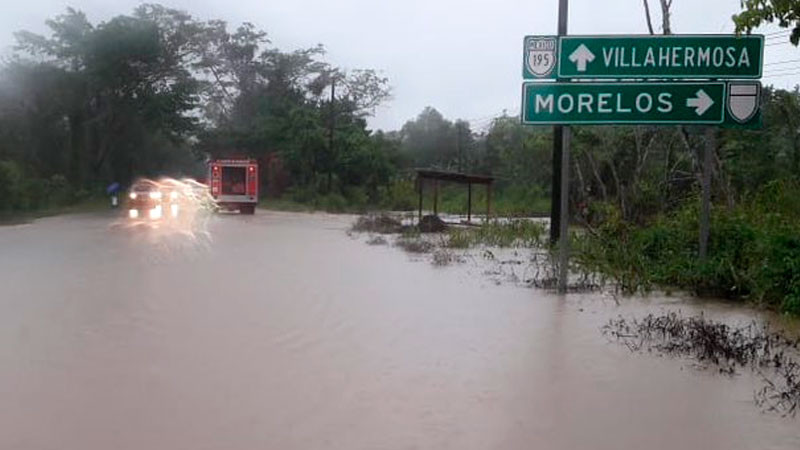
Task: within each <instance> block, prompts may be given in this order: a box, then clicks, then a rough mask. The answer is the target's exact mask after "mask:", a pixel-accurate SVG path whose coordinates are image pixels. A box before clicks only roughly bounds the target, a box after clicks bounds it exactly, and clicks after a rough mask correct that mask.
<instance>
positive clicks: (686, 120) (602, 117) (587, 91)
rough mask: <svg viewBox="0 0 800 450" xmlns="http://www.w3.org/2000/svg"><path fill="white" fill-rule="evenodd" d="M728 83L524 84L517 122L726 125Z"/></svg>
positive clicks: (536, 123) (540, 123) (550, 123)
mask: <svg viewBox="0 0 800 450" xmlns="http://www.w3.org/2000/svg"><path fill="white" fill-rule="evenodd" d="M726 89H727V85H726V84H725V83H723V82H706V83H670V84H667V83H525V84H524V85H523V93H522V122H523V123H524V124H528V125H552V124H582V125H608V124H662V125H663V124H667V125H668V124H707V125H719V124H722V123H723V122H724V121H725V117H726V114H725V102H726Z"/></svg>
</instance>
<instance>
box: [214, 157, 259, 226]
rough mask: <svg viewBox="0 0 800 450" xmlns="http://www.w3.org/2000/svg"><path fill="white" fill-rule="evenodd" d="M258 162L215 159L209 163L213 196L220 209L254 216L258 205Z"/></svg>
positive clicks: (253, 160) (243, 159)
mask: <svg viewBox="0 0 800 450" xmlns="http://www.w3.org/2000/svg"><path fill="white" fill-rule="evenodd" d="M258 178H259V177H258V161H256V160H255V159H248V158H228V159H215V160H211V161H210V162H209V163H208V182H209V185H210V186H211V196H212V197H213V198H214V200H215V201H216V202H217V205H219V207H220V208H223V209H227V210H239V212H240V213H241V214H253V213H254V212H255V211H256V204H257V203H258Z"/></svg>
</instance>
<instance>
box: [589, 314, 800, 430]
mask: <svg viewBox="0 0 800 450" xmlns="http://www.w3.org/2000/svg"><path fill="white" fill-rule="evenodd" d="M602 331H603V333H604V334H605V335H607V336H609V337H611V338H612V339H614V340H616V341H617V342H620V343H622V344H624V345H626V346H627V347H628V348H629V349H630V350H631V351H635V352H640V351H646V352H648V353H657V354H661V355H668V356H676V357H687V358H691V359H693V360H695V361H697V362H698V363H699V364H701V365H702V366H705V367H711V368H715V369H717V370H718V371H719V372H720V373H723V374H728V375H733V374H735V373H736V372H737V371H738V370H742V369H751V370H753V371H755V372H756V373H758V374H759V375H760V376H761V378H762V379H763V381H764V385H763V387H762V388H760V389H759V390H758V391H756V393H755V400H756V403H757V405H758V406H760V407H761V408H763V409H764V410H766V411H771V412H776V413H779V414H782V415H792V416H794V415H795V414H796V413H797V410H798V407H799V406H800V363H798V361H800V360H798V356H800V355H798V351H800V339H797V338H795V339H790V338H788V337H786V335H785V334H784V333H779V332H776V331H772V330H770V329H769V328H767V327H766V326H758V325H756V323H755V322H753V323H750V324H748V325H746V326H739V327H736V326H730V325H728V324H725V323H722V322H717V321H713V320H710V319H707V318H706V317H704V316H703V315H699V316H694V317H683V316H682V315H680V314H679V313H676V312H670V313H666V314H663V315H653V314H650V315H648V316H646V317H644V318H642V319H630V320H629V319H625V318H623V317H619V318H617V319H612V320H610V321H609V322H608V323H607V324H606V325H605V326H604V327H603V329H602Z"/></svg>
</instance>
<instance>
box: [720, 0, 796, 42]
mask: <svg viewBox="0 0 800 450" xmlns="http://www.w3.org/2000/svg"><path fill="white" fill-rule="evenodd" d="M740 3H741V5H742V12H740V13H739V14H736V15H734V16H733V21H734V23H736V32H738V33H741V32H748V33H749V32H750V31H752V30H754V29H756V28H758V27H759V26H761V25H762V24H764V23H765V22H766V23H774V22H777V23H778V25H779V26H780V27H781V28H789V27H791V28H792V33H791V35H790V36H789V39H790V40H791V42H792V44H794V45H797V44H798V43H800V1H798V0H741V2H740Z"/></svg>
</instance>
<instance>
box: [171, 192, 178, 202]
mask: <svg viewBox="0 0 800 450" xmlns="http://www.w3.org/2000/svg"><path fill="white" fill-rule="evenodd" d="M169 198H170V200H177V199H178V193H177V192H175V191H172V192H170V193H169Z"/></svg>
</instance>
